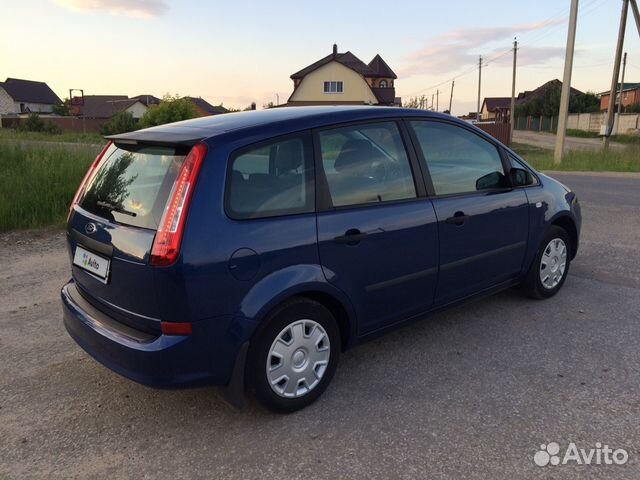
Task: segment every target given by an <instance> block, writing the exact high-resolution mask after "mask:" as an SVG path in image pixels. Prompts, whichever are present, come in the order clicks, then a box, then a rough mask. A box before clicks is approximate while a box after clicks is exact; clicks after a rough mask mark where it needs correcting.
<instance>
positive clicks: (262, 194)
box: [227, 136, 314, 219]
mask: <svg viewBox="0 0 640 480" xmlns="http://www.w3.org/2000/svg"><path fill="white" fill-rule="evenodd" d="M230 167H231V173H230V176H229V178H228V182H227V213H228V214H229V216H230V217H231V218H235V219H251V218H264V217H272V216H277V215H292V214H296V213H307V212H313V210H314V204H313V162H312V158H311V153H310V148H309V142H308V141H307V139H306V138H305V137H303V136H299V137H298V136H296V137H289V138H287V139H284V140H280V141H275V142H272V143H266V144H262V145H260V146H258V147H255V148H250V149H247V150H244V151H242V152H241V153H239V154H238V155H236V156H235V157H234V158H233V159H232V160H231V165H230Z"/></svg>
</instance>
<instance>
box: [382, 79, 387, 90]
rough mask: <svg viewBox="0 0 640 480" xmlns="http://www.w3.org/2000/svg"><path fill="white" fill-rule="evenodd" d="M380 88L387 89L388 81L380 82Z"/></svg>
mask: <svg viewBox="0 0 640 480" xmlns="http://www.w3.org/2000/svg"><path fill="white" fill-rule="evenodd" d="M380 88H387V81H386V80H380Z"/></svg>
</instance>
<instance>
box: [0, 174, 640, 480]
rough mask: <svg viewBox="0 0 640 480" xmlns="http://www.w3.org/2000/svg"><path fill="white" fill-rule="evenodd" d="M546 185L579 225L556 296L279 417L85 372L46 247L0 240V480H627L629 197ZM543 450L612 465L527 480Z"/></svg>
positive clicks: (358, 369) (634, 397)
mask: <svg viewBox="0 0 640 480" xmlns="http://www.w3.org/2000/svg"><path fill="white" fill-rule="evenodd" d="M558 176H559V177H560V178H561V179H562V180H563V181H565V182H566V183H567V184H569V185H572V186H573V187H574V188H575V190H576V191H577V192H578V194H579V196H580V198H581V201H582V205H583V211H584V215H585V222H584V230H583V242H582V246H581V252H580V255H579V256H578V258H577V260H576V261H575V263H574V264H573V265H572V268H571V274H570V277H569V278H568V280H567V282H566V285H565V287H564V289H563V290H562V291H561V293H560V294H558V295H557V296H556V297H554V298H553V299H550V300H547V301H532V300H527V299H524V298H522V297H521V296H520V295H519V293H518V292H517V291H515V290H509V291H506V292H503V293H501V294H498V295H497V296H494V297H492V298H489V299H485V300H482V301H478V302H475V303H473V304H470V305H467V306H464V307H460V308H457V309H455V310H452V311H449V312H446V313H442V314H439V315H437V316H435V317H432V318H431V319H428V320H425V321H422V322H419V323H415V324H413V325H411V326H409V327H406V328H404V329H402V330H399V331H396V332H393V333H391V334H389V335H387V336H385V337H382V338H380V339H378V340H376V341H373V342H371V343H368V344H366V345H362V346H360V347H358V348H356V349H354V350H352V351H349V352H347V353H346V354H345V355H344V356H343V358H342V362H341V365H340V366H339V368H338V371H337V374H336V377H335V378H334V381H333V383H332V385H331V386H330V387H329V389H328V390H327V391H326V393H325V395H324V396H323V397H322V399H321V400H320V401H318V402H317V403H316V404H314V405H313V406H311V407H310V408H308V409H306V410H303V411H301V412H298V413H296V414H293V415H289V416H278V415H273V414H270V413H267V412H265V411H264V410H263V409H261V408H260V407H259V406H257V405H255V404H254V403H251V404H250V405H249V407H248V409H247V410H246V411H245V412H237V411H235V410H233V409H231V408H229V407H227V406H226V404H224V403H223V402H222V401H220V400H219V399H218V397H217V396H216V393H215V390H214V389H212V388H205V389H198V390H187V391H156V390H152V389H149V388H146V387H143V386H140V385H137V384H134V383H132V382H130V381H128V380H125V379H123V378H120V377H119V376H117V375H115V374H113V373H111V372H110V371H108V370H107V369H105V368H103V367H101V366H100V365H98V364H97V363H96V362H94V361H93V360H92V359H91V358H89V357H88V356H87V355H86V354H85V353H83V352H82V351H81V350H80V348H79V347H77V346H76V345H75V344H74V343H73V342H72V341H71V340H70V338H69V337H68V336H67V335H66V333H65V331H64V328H63V326H62V323H61V314H60V305H59V300H58V290H59V287H60V286H61V284H62V283H63V282H64V281H65V279H66V278H67V277H68V276H69V267H68V264H67V257H66V252H65V249H64V241H63V240H64V239H63V235H62V234H60V233H49V234H45V235H43V236H41V237H40V238H31V239H29V240H24V239H22V240H20V237H19V236H17V235H15V234H11V235H4V236H2V237H0V478H2V479H4V478H65V479H66V478H92V479H101V478H109V479H114V478H154V479H155V478H211V479H221V478H257V479H265V478H385V479H387V478H454V479H462V478H464V479H474V478H478V479H501V478H505V479H516V478H638V477H640V463H639V461H638V460H639V458H640V430H639V428H638V421H639V419H640V360H639V354H638V352H639V346H640V249H638V237H639V235H640V179H638V178H635V179H628V178H615V177H591V176H578V175H558ZM551 441H555V442H558V443H559V444H560V445H561V447H562V448H565V447H566V446H567V444H568V443H569V442H575V443H576V445H577V446H578V447H579V448H585V449H590V448H595V446H596V442H600V443H601V444H608V445H609V446H611V447H613V448H624V449H626V450H627V452H628V455H629V461H628V463H627V464H626V465H623V466H617V465H601V466H597V467H596V466H576V465H572V466H566V465H565V466H562V465H560V466H547V467H544V468H541V467H537V466H536V465H535V464H534V461H533V456H534V454H535V453H536V451H537V450H538V449H539V448H540V445H541V444H543V443H545V444H546V443H547V442H551Z"/></svg>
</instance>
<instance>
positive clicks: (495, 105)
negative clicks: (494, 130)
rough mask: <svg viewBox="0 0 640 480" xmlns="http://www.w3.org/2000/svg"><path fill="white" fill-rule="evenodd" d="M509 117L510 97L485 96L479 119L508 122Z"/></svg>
mask: <svg viewBox="0 0 640 480" xmlns="http://www.w3.org/2000/svg"><path fill="white" fill-rule="evenodd" d="M510 117H511V97H485V98H484V101H483V102H482V108H481V109H480V119H481V120H483V121H492V120H493V121H495V122H496V123H509V119H510Z"/></svg>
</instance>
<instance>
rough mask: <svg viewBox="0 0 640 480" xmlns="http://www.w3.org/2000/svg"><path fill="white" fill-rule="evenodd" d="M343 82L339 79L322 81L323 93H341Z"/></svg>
mask: <svg viewBox="0 0 640 480" xmlns="http://www.w3.org/2000/svg"><path fill="white" fill-rule="evenodd" d="M343 92H344V84H343V82H341V81H330V82H324V93H343Z"/></svg>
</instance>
